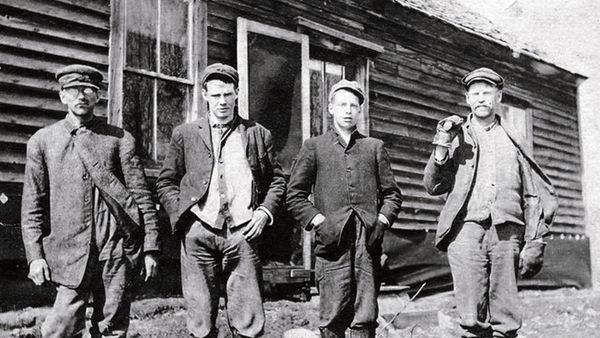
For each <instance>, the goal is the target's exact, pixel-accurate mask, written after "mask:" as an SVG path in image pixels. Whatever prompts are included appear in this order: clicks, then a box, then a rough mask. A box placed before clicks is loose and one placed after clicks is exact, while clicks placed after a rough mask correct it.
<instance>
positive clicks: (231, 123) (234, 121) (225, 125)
mask: <svg viewBox="0 0 600 338" xmlns="http://www.w3.org/2000/svg"><path fill="white" fill-rule="evenodd" d="M238 120H239V119H238V116H237V114H234V115H233V118H232V119H231V121H229V122H227V123H219V122H214V117H213V116H212V114H210V113H208V124H209V125H210V127H211V128H213V129H215V128H222V129H235V127H237V125H238V124H239V121H238Z"/></svg>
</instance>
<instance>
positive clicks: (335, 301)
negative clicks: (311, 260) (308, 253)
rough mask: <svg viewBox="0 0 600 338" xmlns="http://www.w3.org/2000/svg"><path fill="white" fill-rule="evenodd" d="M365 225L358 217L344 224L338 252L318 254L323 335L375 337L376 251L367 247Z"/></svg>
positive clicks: (316, 267) (341, 337) (340, 337)
mask: <svg viewBox="0 0 600 338" xmlns="http://www.w3.org/2000/svg"><path fill="white" fill-rule="evenodd" d="M366 232H367V231H366V228H365V227H364V226H363V225H362V222H361V221H360V219H358V218H357V217H351V218H350V221H349V223H348V224H346V226H345V229H344V233H343V238H342V245H341V247H340V248H339V251H338V252H332V253H331V254H327V255H322V256H317V257H316V262H315V270H316V277H317V287H318V288H319V294H320V304H319V317H320V323H319V328H320V330H321V337H323V338H328V337H332V338H343V337H345V336H344V332H345V331H346V329H347V328H350V329H351V331H350V334H351V336H352V337H361V338H362V337H364V338H369V337H374V336H375V328H376V327H377V315H378V310H379V309H378V307H377V295H378V293H379V282H378V278H377V277H378V276H377V275H378V272H379V252H377V253H375V254H372V253H371V252H369V251H368V250H367V245H366V238H367V234H366Z"/></svg>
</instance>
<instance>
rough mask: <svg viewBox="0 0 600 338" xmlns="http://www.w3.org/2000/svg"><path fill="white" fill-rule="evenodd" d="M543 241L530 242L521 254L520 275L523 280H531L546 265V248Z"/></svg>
mask: <svg viewBox="0 0 600 338" xmlns="http://www.w3.org/2000/svg"><path fill="white" fill-rule="evenodd" d="M545 246H546V243H544V242H542V241H530V242H527V243H525V246H524V247H523V250H521V253H520V254H519V274H520V275H521V277H522V278H531V277H533V276H535V275H537V273H538V272H540V270H541V269H542V265H544V247H545Z"/></svg>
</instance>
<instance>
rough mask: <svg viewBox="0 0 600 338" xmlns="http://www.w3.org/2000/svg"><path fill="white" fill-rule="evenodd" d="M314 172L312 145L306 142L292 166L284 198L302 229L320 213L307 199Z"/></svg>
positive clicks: (315, 165)
mask: <svg viewBox="0 0 600 338" xmlns="http://www.w3.org/2000/svg"><path fill="white" fill-rule="evenodd" d="M316 170H317V164H316V160H315V149H314V145H313V144H312V143H311V142H310V140H307V141H306V142H305V143H304V145H303V146H302V149H300V153H299V154H298V157H297V158H296V160H295V161H294V164H293V165H292V169H291V173H290V182H289V183H288V188H287V196H286V204H287V207H288V210H289V211H290V212H291V214H292V216H293V217H294V219H296V221H297V222H299V223H300V225H301V226H302V227H303V228H304V229H306V228H307V227H308V226H309V224H310V222H311V221H312V219H313V218H314V217H315V216H316V215H317V214H319V213H320V211H319V209H317V208H316V207H315V206H314V204H313V203H312V202H311V201H310V200H309V199H308V197H309V196H310V194H311V191H312V188H313V185H314V183H315V176H316Z"/></svg>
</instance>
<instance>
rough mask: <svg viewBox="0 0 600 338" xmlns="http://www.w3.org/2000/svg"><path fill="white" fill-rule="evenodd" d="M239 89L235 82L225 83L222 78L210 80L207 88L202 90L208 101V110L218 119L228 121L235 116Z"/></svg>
mask: <svg viewBox="0 0 600 338" xmlns="http://www.w3.org/2000/svg"><path fill="white" fill-rule="evenodd" d="M237 93H238V90H237V88H235V85H234V84H233V83H225V82H223V81H221V80H216V79H215V80H209V81H208V82H206V89H203V90H202V96H203V97H204V99H205V100H206V102H208V110H209V112H210V113H211V114H213V116H214V117H215V118H217V120H219V121H223V122H228V121H229V120H231V119H232V118H233V109H234V108H235V100H237Z"/></svg>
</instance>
